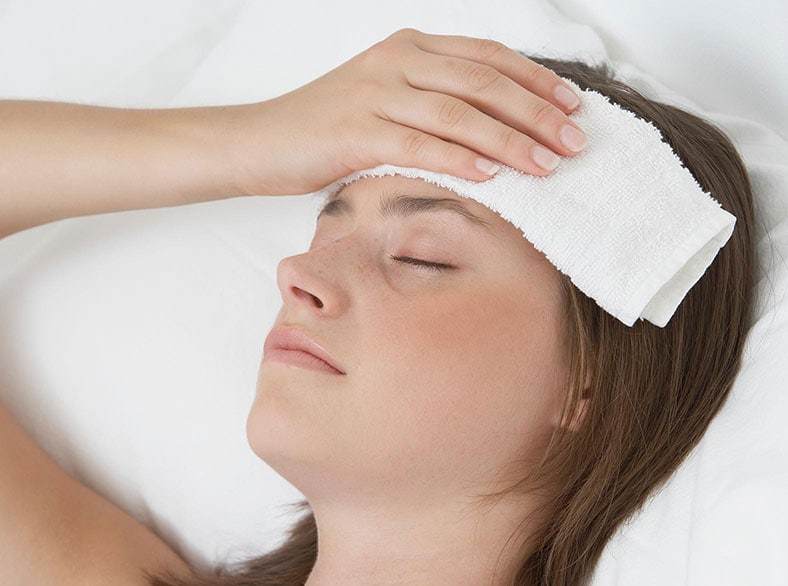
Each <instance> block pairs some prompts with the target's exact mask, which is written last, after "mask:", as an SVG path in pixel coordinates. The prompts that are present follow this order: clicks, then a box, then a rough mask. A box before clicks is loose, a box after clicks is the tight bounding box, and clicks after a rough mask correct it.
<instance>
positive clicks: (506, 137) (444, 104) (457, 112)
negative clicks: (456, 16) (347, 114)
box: [381, 90, 558, 176]
mask: <svg viewBox="0 0 788 586" xmlns="http://www.w3.org/2000/svg"><path fill="white" fill-rule="evenodd" d="M547 106H548V107H550V108H552V106H550V105H549V104H548V105H547ZM381 114H382V115H384V116H385V118H386V119H387V120H389V121H391V122H395V123H397V124H400V125H403V126H407V127H410V128H411V129H413V128H417V129H419V130H420V131H422V132H426V133H429V134H432V135H434V136H435V137H437V138H440V139H444V140H442V141H439V142H444V141H451V142H453V143H458V144H462V145H464V146H466V147H468V149H472V150H471V151H469V152H473V151H476V152H477V153H479V154H481V155H483V156H484V157H486V158H488V159H493V160H496V161H500V162H502V163H505V164H506V165H509V166H510V167H514V168H516V169H520V170H522V171H524V172H526V173H530V174H531V175H539V176H544V175H547V174H548V173H549V172H550V171H551V170H552V169H554V168H555V167H556V166H557V165H558V157H557V156H556V155H555V154H554V153H552V152H550V151H549V150H547V149H544V148H543V147H541V145H540V144H539V142H538V141H536V140H534V139H533V138H531V137H530V136H528V135H526V134H523V133H521V132H518V131H517V130H515V129H514V128H512V127H510V126H507V125H506V124H503V123H501V122H499V121H498V120H496V119H494V118H492V117H490V116H488V115H486V114H484V113H482V112H480V111H479V110H477V109H476V108H474V107H473V106H471V105H470V104H467V103H466V102H463V101H462V100H460V99H457V98H454V97H452V96H448V95H446V94H442V93H438V92H427V91H421V90H409V94H408V95H407V96H404V95H401V96H397V97H396V99H392V100H391V101H390V102H388V103H387V104H386V105H383V106H381ZM431 148H434V149H437V148H438V144H437V143H432V145H431ZM441 148H443V149H444V151H443V152H442V153H441V155H442V156H443V157H450V156H451V155H452V154H454V155H456V156H458V157H459V156H461V155H460V151H458V150H456V149H454V150H452V151H450V152H448V153H447V152H446V151H445V147H441ZM468 149H466V150H468ZM462 156H463V157H464V156H466V154H462ZM475 156H478V155H475ZM446 162H448V161H446ZM457 163H458V164H463V163H462V162H461V161H460V159H457ZM467 163H468V161H465V164H466V165H467Z"/></svg>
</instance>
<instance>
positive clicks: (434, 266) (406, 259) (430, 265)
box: [389, 254, 455, 271]
mask: <svg viewBox="0 0 788 586" xmlns="http://www.w3.org/2000/svg"><path fill="white" fill-rule="evenodd" d="M389 258H391V259H393V260H396V261H398V262H402V263H406V264H412V265H417V266H420V267H424V268H426V269H428V270H433V271H443V270H446V269H453V268H455V267H454V266H452V265H447V264H446V263H442V262H431V261H428V260H421V259H419V258H412V257H410V256H394V255H393V254H390V255H389Z"/></svg>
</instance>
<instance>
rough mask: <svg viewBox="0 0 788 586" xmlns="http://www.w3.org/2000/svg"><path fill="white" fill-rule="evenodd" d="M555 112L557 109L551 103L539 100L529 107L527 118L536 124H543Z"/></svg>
mask: <svg viewBox="0 0 788 586" xmlns="http://www.w3.org/2000/svg"><path fill="white" fill-rule="evenodd" d="M556 112H558V110H556V108H555V107H554V106H553V105H552V104H549V103H548V102H544V101H541V100H540V101H539V102H537V103H535V104H534V105H533V106H532V107H531V108H530V111H529V112H528V119H529V120H531V121H532V122H534V123H535V124H536V125H537V126H538V125H541V124H545V123H546V122H547V121H548V120H550V118H552V117H553V116H554V115H555V113H556Z"/></svg>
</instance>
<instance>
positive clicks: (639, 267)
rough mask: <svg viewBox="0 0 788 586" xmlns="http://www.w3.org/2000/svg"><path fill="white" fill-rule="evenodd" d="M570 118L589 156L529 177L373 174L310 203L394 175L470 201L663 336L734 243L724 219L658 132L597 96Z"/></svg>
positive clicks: (389, 170)
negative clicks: (721, 252)
mask: <svg viewBox="0 0 788 586" xmlns="http://www.w3.org/2000/svg"><path fill="white" fill-rule="evenodd" d="M566 81H567V83H568V84H569V85H570V86H572V87H573V88H574V89H575V91H577V93H578V95H579V96H580V106H578V108H577V109H576V110H575V112H573V113H572V114H571V115H570V117H571V118H572V119H573V120H574V121H575V122H576V123H577V124H578V125H579V126H580V128H582V129H583V130H584V131H585V133H586V135H587V136H588V146H587V147H586V148H585V150H584V151H583V152H581V153H580V154H578V155H575V156H574V157H566V158H563V159H562V161H561V163H560V164H559V165H558V168H556V169H555V170H554V171H553V172H552V173H551V174H550V175H548V176H546V177H536V176H533V175H528V174H525V173H521V172H519V171H517V170H515V169H512V168H511V167H508V166H506V165H502V166H501V169H500V170H499V171H498V173H497V174H496V175H494V176H493V177H492V178H490V179H488V180H487V181H483V182H473V181H468V180H465V179H461V178H458V177H454V176H452V175H446V174H440V173H433V172H431V171H425V170H423V169H414V168H404V167H395V166H393V165H380V166H378V167H375V168H373V169H366V170H363V171H357V172H355V173H351V174H350V175H348V176H346V177H344V178H342V179H339V180H337V181H335V182H334V183H332V184H331V185H329V186H327V187H325V188H324V189H322V190H320V191H318V192H316V193H315V195H316V196H317V197H316V198H315V201H316V203H317V204H321V203H322V202H324V201H325V198H327V197H328V196H330V195H332V194H333V193H335V192H336V191H338V190H339V189H340V188H341V187H342V186H343V185H346V184H348V183H351V182H353V181H355V180H357V179H360V178H362V177H380V176H384V175H402V176H405V177H413V178H419V179H423V180H425V181H429V182H431V183H434V184H436V185H440V186H441V187H445V188H447V189H449V190H451V191H454V192H455V193H457V194H458V195H460V196H462V197H467V198H471V199H474V200H476V201H478V202H479V203H481V204H483V205H485V206H487V207H488V208H490V209H491V210H493V211H495V212H497V213H498V214H499V215H500V216H501V217H503V218H504V219H505V220H507V221H509V222H511V223H512V224H514V225H515V226H516V227H517V228H519V229H520V230H521V231H522V233H523V236H525V237H526V238H527V239H528V240H529V241H530V242H531V243H532V244H533V246H534V247H535V248H536V249H537V250H539V251H541V252H542V253H543V254H544V255H545V256H546V257H547V259H548V260H549V261H550V262H551V263H552V264H553V265H555V267H556V268H557V269H558V270H559V271H561V272H562V273H564V274H565V275H567V276H568V277H569V278H570V279H571V280H572V282H573V283H574V284H575V285H576V286H577V288H578V289H580V290H581V291H583V292H584V293H585V294H586V295H588V296H589V297H591V298H592V299H594V300H595V301H596V303H597V304H598V305H599V306H600V307H602V309H604V310H605V311H607V312H608V313H610V314H611V315H613V316H615V317H616V318H618V319H619V320H621V321H622V322H623V323H625V324H626V325H628V326H632V325H633V324H634V323H635V320H637V319H638V318H642V319H646V320H648V321H650V322H651V323H653V324H655V325H657V326H659V327H665V325H666V324H667V323H668V321H669V320H670V318H671V317H672V316H673V314H674V313H675V311H676V309H677V308H678V306H679V304H680V303H681V301H682V299H684V297H685V296H686V294H687V293H688V292H689V290H690V289H691V288H692V286H693V285H694V284H695V283H696V282H697V281H698V280H699V279H700V278H701V277H702V276H703V273H704V272H705V271H706V269H707V268H708V267H709V265H710V264H711V262H712V261H713V260H714V258H715V257H716V255H717V253H718V252H719V250H720V249H721V248H722V247H723V246H724V245H725V243H726V242H727V241H728V239H729V238H730V236H731V234H732V233H733V227H734V224H735V223H736V218H735V217H734V216H733V215H731V214H730V213H728V212H727V211H725V210H724V209H722V206H721V205H720V204H719V202H717V201H716V200H715V199H713V198H712V197H711V195H710V194H709V193H707V192H705V191H704V190H703V189H702V188H701V187H700V185H698V182H697V181H696V180H695V178H694V177H693V176H692V174H691V173H690V172H689V171H688V170H687V169H686V168H685V167H684V166H683V164H682V162H681V160H680V159H679V158H678V156H677V155H676V154H675V153H674V152H673V149H672V148H671V147H670V145H668V144H667V143H666V142H664V141H663V140H662V135H661V133H660V131H659V129H657V128H656V126H654V125H653V124H652V123H651V122H648V121H645V120H643V119H641V118H638V117H637V116H635V114H633V113H632V112H629V111H628V110H624V109H623V108H621V107H619V106H618V105H616V104H613V103H612V102H610V100H609V99H608V98H607V97H606V96H604V95H602V94H600V93H598V92H595V91H591V90H580V88H579V87H578V86H577V85H576V84H574V83H573V82H572V81H571V80H566Z"/></svg>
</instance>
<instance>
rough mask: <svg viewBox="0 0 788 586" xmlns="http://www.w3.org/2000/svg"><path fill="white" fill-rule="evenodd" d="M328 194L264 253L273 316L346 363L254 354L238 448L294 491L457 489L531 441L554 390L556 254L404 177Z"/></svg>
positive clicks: (386, 494) (333, 494)
mask: <svg viewBox="0 0 788 586" xmlns="http://www.w3.org/2000/svg"><path fill="white" fill-rule="evenodd" d="M338 197H339V199H340V200H342V201H343V202H345V203H344V204H331V206H330V207H329V208H328V209H327V211H326V212H325V213H323V214H322V216H321V217H319V218H318V220H317V226H316V229H315V234H314V238H313V240H312V243H311V246H310V248H309V251H308V252H305V253H303V254H299V255H296V256H291V257H288V258H285V259H283V260H282V261H281V262H280V264H279V267H278V271H277V281H278V286H279V289H280V290H281V293H282V299H283V307H282V309H281V311H280V312H279V314H278V316H277V319H276V323H275V325H277V326H278V325H284V326H289V327H294V328H296V329H299V330H301V331H303V332H306V333H307V334H308V335H310V336H311V337H313V338H314V339H315V340H317V341H318V342H319V343H320V344H321V345H322V346H323V347H324V348H325V349H326V350H328V352H329V353H330V354H331V355H332V356H333V358H334V359H335V360H336V362H337V363H338V365H339V366H340V367H341V369H342V370H343V371H344V372H345V373H346V374H344V375H338V374H332V373H328V372H321V371H318V370H310V369H306V368H302V367H299V366H294V365H292V364H287V363H284V362H278V361H270V360H265V359H264V362H263V364H262V365H261V367H260V373H259V379H258V386H257V396H256V399H255V403H254V405H253V406H252V409H251V412H250V414H249V419H248V422H247V436H248V439H249V443H250V445H251V447H252V449H253V450H254V451H255V452H256V453H257V455H259V456H260V457H261V458H262V459H263V460H265V461H266V462H268V464H269V465H271V466H272V467H273V468H274V469H275V470H277V471H278V472H279V473H280V474H281V475H282V476H283V477H285V478H286V479H288V480H289V481H290V482H291V483H292V484H293V485H294V486H296V487H297V488H298V489H299V490H301V492H303V493H304V495H305V496H306V497H307V498H308V499H309V500H310V501H311V500H313V499H316V498H333V499H339V498H343V497H346V498H347V497H349V498H353V499H362V498H364V497H365V496H367V497H370V498H386V499H387V500H390V499H393V498H396V499H401V500H403V501H404V500H407V501H408V502H412V500H413V499H420V500H422V501H423V500H425V499H435V498H437V499H443V498H446V497H447V496H448V495H453V496H456V495H457V494H458V493H461V494H470V493H475V491H476V490H477V489H479V490H481V489H488V488H490V487H491V486H493V485H492V484H490V482H492V481H493V480H494V477H495V474H496V473H497V472H498V471H500V470H501V469H502V468H503V467H504V466H505V465H506V464H508V463H510V462H513V461H514V460H517V459H521V458H533V457H538V456H540V455H541V450H542V449H543V448H544V444H543V439H544V437H545V434H548V433H550V432H551V431H552V430H553V428H554V427H555V426H556V425H558V423H559V411H560V406H561V402H562V400H563V396H564V391H565V389H564V388H563V385H562V381H563V377H564V376H565V372H566V371H565V369H566V359H565V356H564V354H565V347H564V339H563V330H562V327H563V326H562V320H563V314H562V300H561V299H560V295H559V274H558V272H557V271H556V269H555V268H554V267H553V266H552V265H551V264H550V263H549V262H548V261H547V260H546V258H545V257H544V255H542V254H541V253H540V252H538V251H537V250H536V249H535V248H534V247H533V246H532V245H531V244H530V243H529V242H528V241H527V240H526V239H525V238H523V235H522V233H521V232H520V231H519V230H518V229H517V228H515V227H514V226H513V225H511V224H509V223H508V222H507V221H505V220H503V219H502V218H501V217H500V216H498V215H497V214H496V213H495V212H492V211H491V210H489V209H488V208H486V207H484V206H483V205H481V204H479V203H478V202H476V201H474V200H471V199H467V198H463V197H460V196H458V195H456V194H455V193H453V192H451V191H448V190H446V189H443V188H440V187H437V186H434V185H432V184H429V183H426V182H423V181H421V180H418V179H408V178H403V177H385V178H368V179H361V180H358V181H356V182H354V183H352V184H350V185H349V186H347V187H345V188H344V189H343V190H342V191H341V192H340V193H339V195H338ZM414 198H418V199H419V200H420V199H421V198H426V199H429V200H430V201H426V202H421V203H418V202H416V203H415V204H414V203H413V200H414ZM398 200H399V201H400V205H397V204H395V203H393V202H396V201H398ZM437 200H441V201H444V202H448V203H449V205H451V206H453V208H455V209H457V210H465V211H466V212H467V213H468V214H472V215H473V216H476V217H477V218H478V219H479V220H480V221H482V222H484V223H485V224H486V226H487V228H485V227H484V226H483V225H482V224H480V223H479V222H478V221H472V220H469V219H468V218H467V217H464V216H463V215H462V214H460V213H457V212H456V211H451V210H450V209H445V208H443V207H437V206H436V205H435V201H437ZM408 202H410V203H408ZM381 207H382V209H384V210H387V211H386V213H381V212H380V211H379V210H380V209H381ZM425 209H429V210H430V211H416V210H425ZM409 212H410V213H409ZM392 256H396V257H411V258H415V259H421V260H425V261H429V262H433V263H443V264H446V265H450V266H451V268H444V269H442V270H436V269H433V268H429V267H424V266H417V265H415V264H409V263H407V262H404V261H401V260H394V259H393V258H391V257H392Z"/></svg>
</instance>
